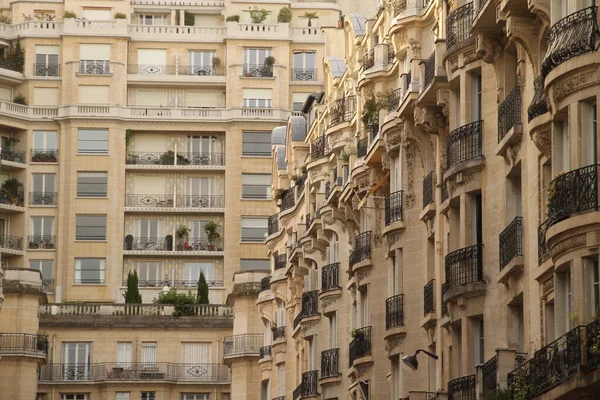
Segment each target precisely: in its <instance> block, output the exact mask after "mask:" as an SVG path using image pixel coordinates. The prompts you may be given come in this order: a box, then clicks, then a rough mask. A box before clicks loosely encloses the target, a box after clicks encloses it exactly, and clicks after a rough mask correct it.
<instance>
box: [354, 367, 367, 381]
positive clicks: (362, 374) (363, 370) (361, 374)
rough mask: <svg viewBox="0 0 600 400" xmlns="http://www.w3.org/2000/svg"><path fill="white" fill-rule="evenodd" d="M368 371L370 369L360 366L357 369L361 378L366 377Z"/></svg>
mask: <svg viewBox="0 0 600 400" xmlns="http://www.w3.org/2000/svg"><path fill="white" fill-rule="evenodd" d="M368 370H369V368H368V367H363V366H358V367H356V376H357V377H358V378H360V377H361V376H364V375H365V374H366V373H367V371H368Z"/></svg>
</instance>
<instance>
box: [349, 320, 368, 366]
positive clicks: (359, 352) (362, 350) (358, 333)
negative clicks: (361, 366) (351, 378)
mask: <svg viewBox="0 0 600 400" xmlns="http://www.w3.org/2000/svg"><path fill="white" fill-rule="evenodd" d="M352 335H353V339H352V341H351V342H350V346H349V354H350V357H349V360H348V361H349V364H350V367H352V364H354V361H355V360H356V359H358V358H361V357H366V356H370V355H371V327H370V326H365V327H364V328H359V329H356V330H354V331H353V332H352Z"/></svg>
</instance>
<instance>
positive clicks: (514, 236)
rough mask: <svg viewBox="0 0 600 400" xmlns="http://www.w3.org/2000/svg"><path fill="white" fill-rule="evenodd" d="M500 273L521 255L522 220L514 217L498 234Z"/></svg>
mask: <svg viewBox="0 0 600 400" xmlns="http://www.w3.org/2000/svg"><path fill="white" fill-rule="evenodd" d="M499 239H500V271H502V269H504V267H506V266H507V265H508V263H509V262H510V261H511V260H512V259H513V258H515V257H518V256H522V255H523V218H522V217H516V218H515V219H514V220H513V221H512V222H511V223H510V224H509V225H508V226H507V227H506V228H505V229H504V230H503V231H502V233H500V238H499Z"/></svg>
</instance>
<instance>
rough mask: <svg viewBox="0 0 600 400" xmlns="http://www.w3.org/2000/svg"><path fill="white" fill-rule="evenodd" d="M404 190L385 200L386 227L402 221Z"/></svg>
mask: <svg viewBox="0 0 600 400" xmlns="http://www.w3.org/2000/svg"><path fill="white" fill-rule="evenodd" d="M403 197H404V190H398V191H397V192H394V193H392V194H390V195H389V196H388V197H386V198H385V226H388V225H390V224H391V223H392V222H398V221H402V219H403V216H402V199H403Z"/></svg>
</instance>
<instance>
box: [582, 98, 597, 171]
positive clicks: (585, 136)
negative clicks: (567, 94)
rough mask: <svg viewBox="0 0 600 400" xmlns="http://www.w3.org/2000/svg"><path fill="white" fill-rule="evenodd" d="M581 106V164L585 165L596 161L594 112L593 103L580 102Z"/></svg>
mask: <svg viewBox="0 0 600 400" xmlns="http://www.w3.org/2000/svg"><path fill="white" fill-rule="evenodd" d="M579 104H580V106H581V165H580V167H585V166H587V165H592V164H594V163H595V162H596V160H595V159H594V158H595V157H594V154H595V148H594V145H595V143H594V136H595V134H596V132H594V113H593V107H594V106H593V105H592V104H590V103H586V102H580V103H579Z"/></svg>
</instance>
